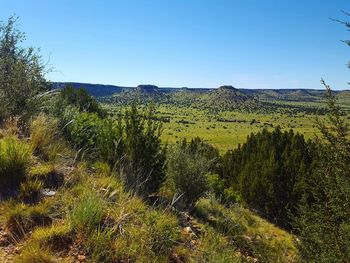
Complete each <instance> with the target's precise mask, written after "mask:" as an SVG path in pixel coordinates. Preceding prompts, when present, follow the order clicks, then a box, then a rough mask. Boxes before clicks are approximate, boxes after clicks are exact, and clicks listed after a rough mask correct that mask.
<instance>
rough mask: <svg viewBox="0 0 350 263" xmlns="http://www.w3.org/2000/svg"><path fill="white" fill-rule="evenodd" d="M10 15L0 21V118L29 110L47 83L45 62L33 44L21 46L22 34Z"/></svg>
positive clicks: (46, 87) (15, 19) (23, 35)
mask: <svg viewBox="0 0 350 263" xmlns="http://www.w3.org/2000/svg"><path fill="white" fill-rule="evenodd" d="M16 22H17V18H16V17H14V16H12V17H10V18H9V19H8V20H7V22H6V23H3V22H2V23H0V101H1V109H0V110H1V112H0V115H1V116H0V117H2V118H4V117H6V116H7V115H22V114H24V113H28V111H30V110H32V108H33V107H34V105H35V103H34V102H33V100H34V99H35V98H36V96H37V95H38V94H40V93H42V92H43V91H46V90H48V88H49V85H48V83H47V81H46V80H45V73H46V71H45V65H44V64H43V62H42V59H41V56H40V55H39V54H38V52H37V50H36V49H34V48H33V47H29V48H24V47H22V46H21V44H22V43H23V41H24V40H25V34H24V33H23V32H21V31H19V30H18V29H17V27H16Z"/></svg>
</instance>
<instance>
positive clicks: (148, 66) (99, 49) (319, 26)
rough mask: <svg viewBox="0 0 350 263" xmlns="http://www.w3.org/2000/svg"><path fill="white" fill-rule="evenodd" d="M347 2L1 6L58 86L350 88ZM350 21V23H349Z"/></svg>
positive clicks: (151, 0)
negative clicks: (16, 20) (47, 65)
mask: <svg viewBox="0 0 350 263" xmlns="http://www.w3.org/2000/svg"><path fill="white" fill-rule="evenodd" d="M341 10H344V11H348V12H350V2H349V0H266V1H261V0H143V1H142V0H139V1H135V0H124V1H119V0H110V1H108V0H100V1H98V0H96V1H88V0H46V1H42V0H0V20H6V19H7V18H8V17H9V16H10V15H12V14H14V13H15V14H17V15H18V16H19V17H20V21H19V23H20V28H21V29H22V30H23V31H25V32H26V34H27V43H26V44H28V45H29V44H30V45H34V46H36V47H40V48H41V52H42V54H43V57H44V59H45V60H48V58H49V57H50V64H51V65H52V66H53V67H54V68H55V71H54V72H52V73H51V74H49V75H48V78H49V79H50V80H52V81H79V82H90V83H104V84H116V85H126V86H135V85H138V84H155V85H158V86H175V87H182V86H187V87H218V86H220V85H224V84H229V85H233V86H235V87H237V88H316V89H317V88H321V85H320V79H321V78H324V79H325V80H326V81H327V82H328V83H329V84H331V85H332V87H333V88H334V89H349V88H350V86H349V85H348V84H346V82H349V81H350V74H349V73H350V72H349V70H348V69H347V68H346V66H345V65H346V63H347V61H348V60H350V47H347V46H346V45H345V44H344V43H342V42H341V40H345V39H350V34H349V31H347V30H346V29H345V27H344V26H342V25H340V24H338V23H335V22H333V21H331V20H330V19H329V18H330V17H333V18H337V19H347V17H346V16H345V15H344V14H342V13H341ZM349 19H350V17H349Z"/></svg>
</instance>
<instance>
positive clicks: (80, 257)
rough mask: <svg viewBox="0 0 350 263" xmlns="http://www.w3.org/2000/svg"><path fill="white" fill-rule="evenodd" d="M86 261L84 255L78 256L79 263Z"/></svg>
mask: <svg viewBox="0 0 350 263" xmlns="http://www.w3.org/2000/svg"><path fill="white" fill-rule="evenodd" d="M85 259H86V256H85V255H78V261H79V262H84V261H85Z"/></svg>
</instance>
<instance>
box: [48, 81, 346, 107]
mask: <svg viewBox="0 0 350 263" xmlns="http://www.w3.org/2000/svg"><path fill="white" fill-rule="evenodd" d="M66 85H70V86H72V87H73V88H84V89H86V91H87V92H88V93H89V94H91V95H92V96H95V97H96V98H98V99H99V100H100V101H103V102H106V103H117V104H129V103H130V102H136V103H148V102H155V103H161V104H174V105H178V106H190V107H193V108H202V109H210V110H214V111H225V110H230V111H231V110H242V111H260V112H261V111H263V112H270V111H275V109H276V107H278V108H284V109H285V110H288V111H290V112H296V111H300V110H302V111H307V112H310V111H312V112H316V111H317V110H318V109H317V107H319V106H320V107H323V106H322V105H321V104H320V105H319V106H316V105H315V104H313V105H312V104H310V105H308V104H307V105H304V106H303V105H300V106H297V105H293V106H292V105H291V104H288V103H287V102H306V103H314V102H321V101H323V99H324V92H325V91H324V90H314V89H238V88H235V87H233V86H230V85H225V86H221V87H219V88H187V87H181V88H174V87H158V86H156V85H151V84H141V85H138V86H137V87H125V86H115V85H102V84H91V83H80V82H53V83H52V87H53V88H63V87H64V86H66ZM334 94H335V95H336V96H337V97H338V98H341V99H349V97H350V95H349V94H350V91H349V90H343V91H334Z"/></svg>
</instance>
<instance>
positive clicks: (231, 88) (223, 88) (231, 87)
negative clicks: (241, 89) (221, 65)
mask: <svg viewBox="0 0 350 263" xmlns="http://www.w3.org/2000/svg"><path fill="white" fill-rule="evenodd" d="M219 89H222V90H238V89H236V88H235V87H233V86H231V85H224V86H220V87H219Z"/></svg>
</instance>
